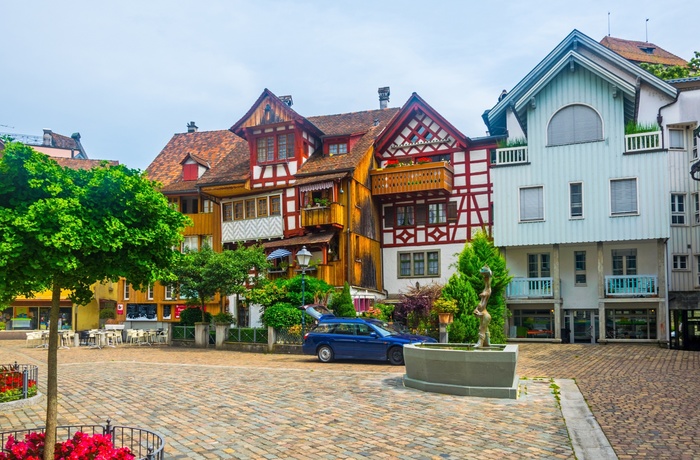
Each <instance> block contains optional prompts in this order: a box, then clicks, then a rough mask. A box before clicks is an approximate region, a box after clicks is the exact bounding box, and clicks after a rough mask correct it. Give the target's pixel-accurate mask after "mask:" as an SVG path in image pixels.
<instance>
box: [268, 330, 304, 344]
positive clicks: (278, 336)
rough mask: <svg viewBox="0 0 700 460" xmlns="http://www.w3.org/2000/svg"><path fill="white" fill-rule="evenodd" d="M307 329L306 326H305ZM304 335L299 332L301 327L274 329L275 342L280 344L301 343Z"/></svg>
mask: <svg viewBox="0 0 700 460" xmlns="http://www.w3.org/2000/svg"><path fill="white" fill-rule="evenodd" d="M307 329H308V327H307ZM303 339H304V335H303V334H302V333H301V328H298V327H297V328H292V329H291V330H289V329H277V330H275V343H279V344H281V345H301V344H302V342H303Z"/></svg>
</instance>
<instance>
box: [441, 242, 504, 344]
mask: <svg viewBox="0 0 700 460" xmlns="http://www.w3.org/2000/svg"><path fill="white" fill-rule="evenodd" d="M484 265H488V266H489V268H491V271H492V272H493V278H492V281H491V297H490V298H489V303H488V305H487V307H486V308H487V310H488V311H489V313H490V314H491V323H490V324H489V333H490V335H491V343H505V341H506V336H505V333H504V331H503V327H504V324H505V319H506V316H507V314H508V310H507V308H506V303H505V289H506V286H508V283H510V280H511V279H512V277H511V276H509V275H508V269H507V268H506V261H505V259H504V258H503V257H502V256H501V254H500V252H499V251H498V249H497V248H496V247H494V245H493V242H492V241H491V240H490V239H489V237H488V235H487V234H486V233H485V232H479V233H477V234H476V235H474V237H473V238H472V241H471V242H470V243H467V245H466V246H465V247H464V250H463V251H462V252H461V253H460V255H459V258H458V260H457V271H456V272H455V273H454V274H453V275H452V276H451V277H450V280H449V281H448V282H447V284H446V285H445V287H444V288H443V290H442V295H443V296H445V297H448V298H452V299H455V300H457V303H458V304H459V311H458V312H457V315H456V322H457V323H459V324H457V325H456V326H455V325H453V326H452V328H451V329H450V341H453V340H455V341H456V340H457V335H459V334H461V333H462V332H461V331H462V330H464V334H465V336H464V340H466V341H468V342H475V341H476V340H477V339H478V330H479V326H478V323H479V321H478V319H477V318H476V317H474V315H473V311H474V308H476V306H477V304H478V303H479V298H478V293H480V292H481V291H482V290H483V289H484V279H483V277H482V276H481V273H479V270H481V267H483V266H484ZM453 324H454V323H453ZM453 331H455V332H456V334H455V336H454V337H453Z"/></svg>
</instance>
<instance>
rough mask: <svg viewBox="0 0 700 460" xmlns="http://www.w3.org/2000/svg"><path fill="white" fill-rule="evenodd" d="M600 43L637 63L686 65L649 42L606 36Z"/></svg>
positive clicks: (682, 60) (673, 55)
mask: <svg viewBox="0 0 700 460" xmlns="http://www.w3.org/2000/svg"><path fill="white" fill-rule="evenodd" d="M600 44H601V45H603V46H605V47H606V48H609V49H611V50H612V51H614V52H616V53H617V54H619V55H620V56H622V57H623V58H625V59H627V60H630V61H633V62H637V63H640V62H648V63H650V64H663V65H669V66H671V65H679V66H683V67H685V66H686V65H688V63H687V62H686V61H685V60H684V59H681V58H679V57H678V56H676V55H675V54H672V53H669V52H668V51H666V50H665V49H663V48H661V47H659V46H656V45H655V44H653V43H649V42H638V41H634V40H624V39H622V38H615V37H610V36H608V37H605V38H603V39H602V40H601V41H600ZM645 49H646V50H650V51H651V52H650V53H649V52H646V51H644V50H645Z"/></svg>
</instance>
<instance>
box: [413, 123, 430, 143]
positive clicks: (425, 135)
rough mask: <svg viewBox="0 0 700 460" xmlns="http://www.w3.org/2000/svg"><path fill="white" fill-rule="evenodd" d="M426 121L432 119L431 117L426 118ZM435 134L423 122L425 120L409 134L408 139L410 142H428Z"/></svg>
mask: <svg viewBox="0 0 700 460" xmlns="http://www.w3.org/2000/svg"><path fill="white" fill-rule="evenodd" d="M424 121H428V122H429V121H430V120H429V119H427V118H426V119H425V120H424ZM433 136H434V134H433V133H432V132H431V131H430V130H429V129H428V128H426V127H425V125H424V124H423V121H419V122H418V123H417V124H416V125H415V126H414V127H413V129H412V130H411V133H409V135H408V141H409V142H410V143H413V144H414V143H416V142H428V141H430V140H432V139H433Z"/></svg>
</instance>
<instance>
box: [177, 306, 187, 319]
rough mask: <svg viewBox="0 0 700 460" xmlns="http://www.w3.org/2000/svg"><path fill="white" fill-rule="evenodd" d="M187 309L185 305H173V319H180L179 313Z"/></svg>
mask: <svg viewBox="0 0 700 460" xmlns="http://www.w3.org/2000/svg"><path fill="white" fill-rule="evenodd" d="M185 309H187V305H175V319H180V312H182V310H185Z"/></svg>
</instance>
